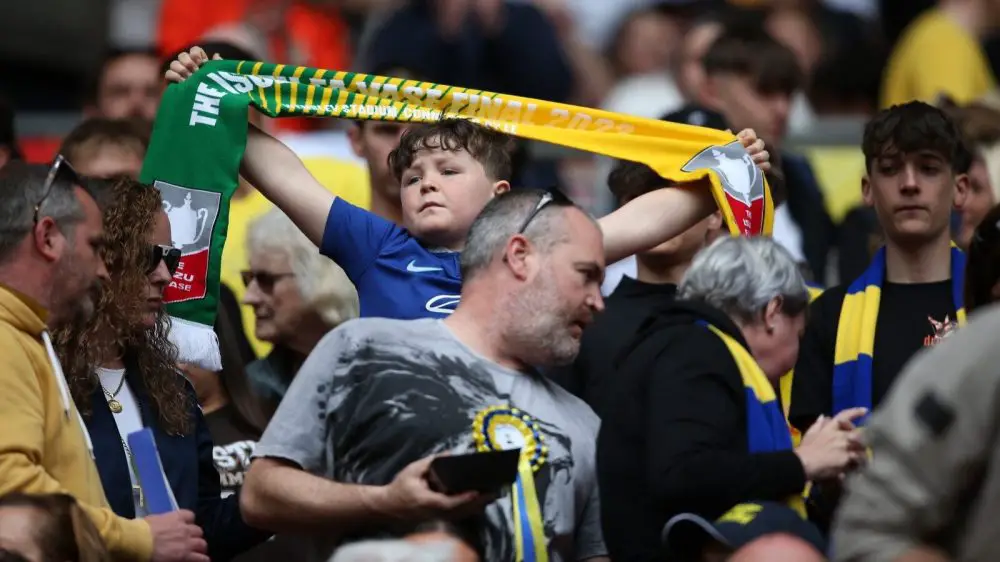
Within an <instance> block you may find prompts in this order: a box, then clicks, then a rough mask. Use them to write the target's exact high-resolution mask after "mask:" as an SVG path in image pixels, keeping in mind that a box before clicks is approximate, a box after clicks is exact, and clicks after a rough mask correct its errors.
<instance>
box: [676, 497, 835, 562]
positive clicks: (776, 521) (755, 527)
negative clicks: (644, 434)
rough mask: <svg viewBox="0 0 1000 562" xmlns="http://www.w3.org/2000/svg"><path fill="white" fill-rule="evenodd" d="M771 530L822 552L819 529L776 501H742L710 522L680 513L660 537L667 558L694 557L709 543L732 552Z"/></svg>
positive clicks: (823, 543) (693, 558)
mask: <svg viewBox="0 0 1000 562" xmlns="http://www.w3.org/2000/svg"><path fill="white" fill-rule="evenodd" d="M775 533H784V534H788V535H792V536H794V537H797V538H800V539H802V540H804V541H806V542H807V543H809V544H810V545H812V546H813V547H815V548H816V549H817V550H818V551H819V552H825V551H826V541H825V540H824V539H823V536H822V535H821V534H820V532H819V529H817V528H816V527H815V526H814V525H813V524H812V523H810V522H809V521H806V520H805V519H803V518H802V517H801V516H800V515H799V514H798V513H797V512H796V511H794V510H793V509H792V508H790V507H788V506H787V505H784V504H780V503H778V502H757V503H742V504H739V505H737V506H735V507H733V508H732V509H730V510H729V511H728V512H726V513H725V514H723V515H722V517H719V518H718V519H717V520H716V521H715V522H714V523H713V522H710V521H708V520H707V519H705V518H703V517H701V516H699V515H696V514H693V513H682V514H680V515H676V516H674V517H672V518H671V519H670V520H669V521H667V524H666V526H665V527H664V528H663V535H662V538H663V544H664V547H665V548H666V550H667V554H668V557H670V558H669V559H671V560H672V559H674V558H676V559H677V560H697V559H698V557H699V554H700V553H701V551H702V550H703V549H704V548H705V547H706V546H708V545H709V544H711V543H713V542H714V543H719V544H722V545H724V546H725V547H727V548H729V549H732V550H734V551H735V550H737V549H739V548H740V547H742V546H744V545H746V544H748V543H750V542H752V541H754V540H755V539H758V538H760V537H763V536H765V535H770V534H775Z"/></svg>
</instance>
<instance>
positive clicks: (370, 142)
mask: <svg viewBox="0 0 1000 562" xmlns="http://www.w3.org/2000/svg"><path fill="white" fill-rule="evenodd" d="M372 74H376V75H379V76H392V77H394V78H403V79H406V80H421V81H423V80H424V79H423V78H422V77H419V76H417V75H416V74H415V73H413V72H411V71H410V70H409V69H406V68H401V67H398V66H388V67H385V68H375V69H373V70H372ZM353 125H354V126H353V127H351V128H350V129H348V130H347V136H348V138H349V139H350V141H351V148H352V149H353V150H354V154H356V155H358V156H359V157H361V158H363V159H364V161H365V163H366V164H367V165H368V183H369V185H370V186H371V205H369V207H368V210H370V211H371V212H373V213H375V214H376V215H378V216H380V217H382V218H383V219H385V220H387V221H391V222H394V223H396V224H403V209H402V202H401V201H400V198H399V197H400V189H401V186H400V184H399V181H398V180H397V179H396V177H395V176H394V175H393V174H392V170H390V169H389V153H390V152H392V150H393V149H394V148H396V147H397V146H399V139H400V138H401V137H402V136H403V133H404V132H406V129H407V128H408V126H407V125H406V123H399V122H392V121H363V120H362V121H354V122H353Z"/></svg>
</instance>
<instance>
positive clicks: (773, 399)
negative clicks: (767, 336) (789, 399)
mask: <svg viewBox="0 0 1000 562" xmlns="http://www.w3.org/2000/svg"><path fill="white" fill-rule="evenodd" d="M707 326H708V329H709V330H712V332H714V333H715V335H717V336H719V338H720V339H721V340H722V342H723V343H725V344H726V347H727V348H728V349H729V353H730V355H732V357H733V361H735V362H736V368H737V369H739V371H740V377H742V379H743V389H744V391H745V394H746V401H747V443H748V445H749V449H750V452H751V453H772V452H775V451H791V450H792V434H791V433H790V432H789V431H788V425H787V423H786V422H785V416H784V414H783V413H782V411H781V406H780V404H779V403H778V397H777V395H776V394H775V392H774V385H772V384H771V381H769V380H768V379H767V376H766V375H765V374H764V371H762V370H761V369H760V366H759V365H758V364H757V360H756V359H754V358H753V356H752V355H750V352H749V351H748V350H747V349H746V348H745V347H743V346H742V345H741V344H740V343H739V342H738V341H736V339H735V338H733V337H732V336H730V335H729V334H727V333H725V332H723V331H722V330H720V329H718V328H716V327H715V326H713V325H711V324H707ZM787 503H788V505H789V507H791V508H792V509H794V510H795V511H796V512H798V514H799V515H801V516H802V517H803V518H804V517H806V506H805V501H803V498H802V496H801V495H796V496H792V497H791V498H789V499H788V502H787Z"/></svg>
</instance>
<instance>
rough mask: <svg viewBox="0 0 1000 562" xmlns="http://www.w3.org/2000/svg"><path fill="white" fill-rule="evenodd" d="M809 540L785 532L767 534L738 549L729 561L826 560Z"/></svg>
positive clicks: (820, 561) (815, 561) (790, 561)
mask: <svg viewBox="0 0 1000 562" xmlns="http://www.w3.org/2000/svg"><path fill="white" fill-rule="evenodd" d="M825 561H826V558H824V557H823V555H822V554H820V552H819V551H818V550H816V548H815V547H814V546H812V545H811V544H809V543H808V542H806V541H804V540H802V539H800V538H798V537H794V536H792V535H788V534H784V533H776V534H773V535H765V536H763V537H761V538H759V539H757V540H755V541H753V542H751V543H749V544H747V545H745V546H744V547H743V548H741V549H739V550H737V551H736V552H735V553H733V555H732V556H731V557H730V558H729V562H825Z"/></svg>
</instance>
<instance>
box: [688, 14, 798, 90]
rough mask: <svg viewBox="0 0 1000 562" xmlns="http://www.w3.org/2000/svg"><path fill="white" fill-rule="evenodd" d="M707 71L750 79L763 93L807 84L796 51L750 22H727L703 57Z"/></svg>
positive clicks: (795, 88)
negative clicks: (796, 57) (793, 51)
mask: <svg viewBox="0 0 1000 562" xmlns="http://www.w3.org/2000/svg"><path fill="white" fill-rule="evenodd" d="M702 66H703V67H704V69H705V74H707V75H709V76H711V75H713V74H717V73H731V74H738V75H741V76H745V77H747V78H749V79H750V81H751V82H752V83H753V85H754V89H756V90H757V91H759V92H762V93H783V94H791V93H792V92H794V91H795V90H797V89H799V88H800V87H801V86H802V85H803V82H804V80H803V76H802V70H801V69H800V68H799V63H798V61H797V60H796V59H795V54H794V53H792V51H791V50H789V49H788V47H785V46H784V45H782V44H781V43H779V42H778V41H777V40H775V39H774V38H773V37H771V35H770V34H768V33H767V32H766V31H764V30H763V29H761V28H760V27H758V26H755V25H752V24H750V23H744V22H737V23H730V24H728V25H726V27H725V29H724V30H723V31H722V34H721V35H719V38H718V39H716V40H715V42H713V43H712V45H711V46H710V47H709V48H708V51H706V52H705V56H704V58H702Z"/></svg>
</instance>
